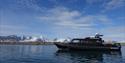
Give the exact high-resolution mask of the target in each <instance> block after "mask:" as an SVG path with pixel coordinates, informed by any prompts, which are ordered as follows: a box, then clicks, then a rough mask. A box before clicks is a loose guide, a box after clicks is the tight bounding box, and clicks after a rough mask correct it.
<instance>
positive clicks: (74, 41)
mask: <svg viewBox="0 0 125 63" xmlns="http://www.w3.org/2000/svg"><path fill="white" fill-rule="evenodd" d="M72 42H73V43H78V42H80V40H73V41H72Z"/></svg>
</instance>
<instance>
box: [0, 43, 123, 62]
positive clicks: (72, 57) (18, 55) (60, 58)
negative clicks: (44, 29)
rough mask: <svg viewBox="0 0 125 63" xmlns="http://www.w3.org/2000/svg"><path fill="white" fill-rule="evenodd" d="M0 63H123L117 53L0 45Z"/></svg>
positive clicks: (121, 52)
mask: <svg viewBox="0 0 125 63" xmlns="http://www.w3.org/2000/svg"><path fill="white" fill-rule="evenodd" d="M0 63H125V46H122V49H121V51H119V52H113V51H111V52H104V51H102V52H99V51H59V50H58V48H56V46H54V45H0Z"/></svg>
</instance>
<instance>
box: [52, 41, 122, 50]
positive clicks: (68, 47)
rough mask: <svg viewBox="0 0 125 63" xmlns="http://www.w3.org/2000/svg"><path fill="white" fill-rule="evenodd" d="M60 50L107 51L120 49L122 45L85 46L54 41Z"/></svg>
mask: <svg viewBox="0 0 125 63" xmlns="http://www.w3.org/2000/svg"><path fill="white" fill-rule="evenodd" d="M54 44H55V45H56V46H57V47H58V48H59V50H97V51H98V50H103V51H104V50H106V51H120V50H121V47H116V46H115V47H111V46H84V45H77V44H69V43H60V42H57V43H54Z"/></svg>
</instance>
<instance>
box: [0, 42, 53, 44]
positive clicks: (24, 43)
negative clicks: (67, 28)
mask: <svg viewBox="0 0 125 63" xmlns="http://www.w3.org/2000/svg"><path fill="white" fill-rule="evenodd" d="M0 45H53V42H0Z"/></svg>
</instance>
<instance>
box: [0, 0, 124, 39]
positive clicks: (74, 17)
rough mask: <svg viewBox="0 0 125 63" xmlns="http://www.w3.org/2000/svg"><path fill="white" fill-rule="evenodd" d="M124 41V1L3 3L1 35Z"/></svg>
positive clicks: (21, 0)
mask: <svg viewBox="0 0 125 63" xmlns="http://www.w3.org/2000/svg"><path fill="white" fill-rule="evenodd" d="M95 33H100V34H103V35H104V37H103V38H104V39H105V40H114V41H125V0H0V35H27V36H39V35H43V36H45V37H47V38H49V39H52V38H68V37H70V38H76V37H86V36H93V35H95Z"/></svg>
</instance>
